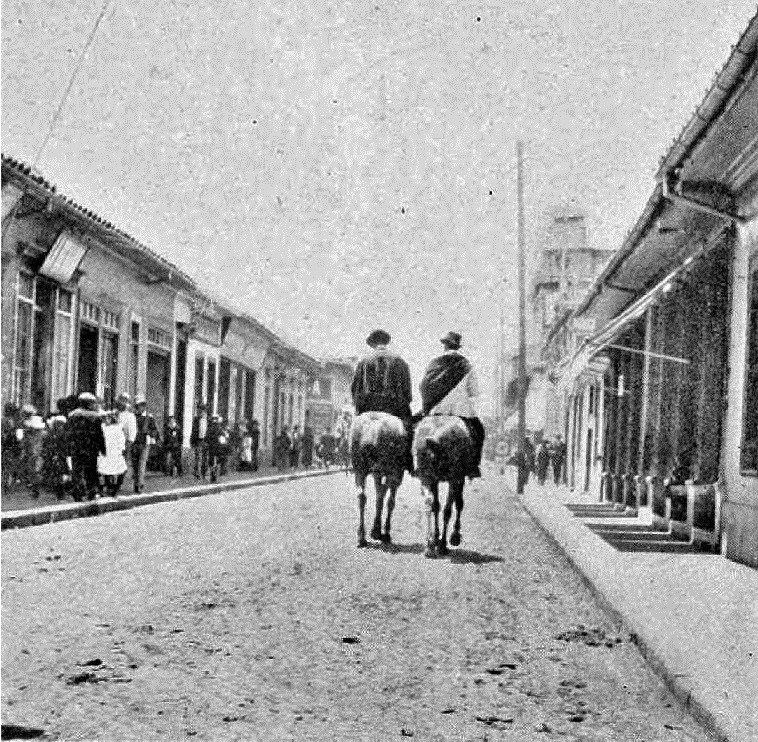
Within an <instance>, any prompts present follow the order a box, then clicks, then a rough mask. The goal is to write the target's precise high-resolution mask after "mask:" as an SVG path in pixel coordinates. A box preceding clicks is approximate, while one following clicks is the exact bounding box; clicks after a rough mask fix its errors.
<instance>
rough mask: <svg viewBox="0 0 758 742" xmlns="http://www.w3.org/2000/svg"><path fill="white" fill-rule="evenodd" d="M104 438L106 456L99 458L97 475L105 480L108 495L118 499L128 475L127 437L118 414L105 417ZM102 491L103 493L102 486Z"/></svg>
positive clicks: (108, 413) (108, 414) (111, 413)
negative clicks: (125, 476)
mask: <svg viewBox="0 0 758 742" xmlns="http://www.w3.org/2000/svg"><path fill="white" fill-rule="evenodd" d="M103 437H104V438H105V456H103V455H102V454H101V455H99V456H98V457H97V473H98V474H99V475H100V476H101V477H102V478H103V480H104V484H105V486H106V487H107V488H108V494H109V495H110V496H111V497H117V496H118V493H119V490H120V489H121V485H122V484H123V483H124V475H125V474H126V470H127V467H126V457H125V455H124V454H125V451H126V436H125V435H124V427H123V425H122V424H121V423H120V422H119V420H118V413H117V412H107V413H106V414H105V415H104V416H103ZM100 491H101V492H102V491H103V488H102V486H101V489H100Z"/></svg>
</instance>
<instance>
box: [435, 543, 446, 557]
mask: <svg viewBox="0 0 758 742" xmlns="http://www.w3.org/2000/svg"><path fill="white" fill-rule="evenodd" d="M437 553H438V554H439V555H440V556H447V546H445V544H443V543H439V544H437Z"/></svg>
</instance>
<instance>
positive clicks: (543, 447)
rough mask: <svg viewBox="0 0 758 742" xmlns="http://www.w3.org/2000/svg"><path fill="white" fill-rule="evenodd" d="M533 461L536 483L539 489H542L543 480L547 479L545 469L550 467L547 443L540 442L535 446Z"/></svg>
mask: <svg viewBox="0 0 758 742" xmlns="http://www.w3.org/2000/svg"><path fill="white" fill-rule="evenodd" d="M534 460H535V465H536V474H537V483H538V484H539V485H540V487H544V486H545V480H546V479H547V469H548V467H549V466H550V449H549V448H548V443H547V441H545V440H542V441H540V442H539V443H538V444H537V448H536V449H535V453H534Z"/></svg>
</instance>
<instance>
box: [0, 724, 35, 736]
mask: <svg viewBox="0 0 758 742" xmlns="http://www.w3.org/2000/svg"><path fill="white" fill-rule="evenodd" d="M44 734H45V730H44V729H37V728H35V727H22V726H20V725H18V724H3V725H2V729H0V739H37V738H39V737H42V736H44Z"/></svg>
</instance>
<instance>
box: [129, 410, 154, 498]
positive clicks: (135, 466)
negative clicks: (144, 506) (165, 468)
mask: <svg viewBox="0 0 758 742" xmlns="http://www.w3.org/2000/svg"><path fill="white" fill-rule="evenodd" d="M134 415H135V417H136V418H137V436H136V438H135V439H134V444H133V445H132V478H133V480H134V494H135V495H138V494H140V493H141V492H143V491H144V489H145V474H146V472H147V460H148V458H149V457H150V449H151V448H152V447H153V446H154V445H155V444H156V443H158V441H159V440H160V436H159V434H158V425H157V424H156V422H155V418H154V417H153V416H152V415H151V414H150V413H148V411H147V402H146V401H145V398H144V397H137V398H136V399H135V400H134Z"/></svg>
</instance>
